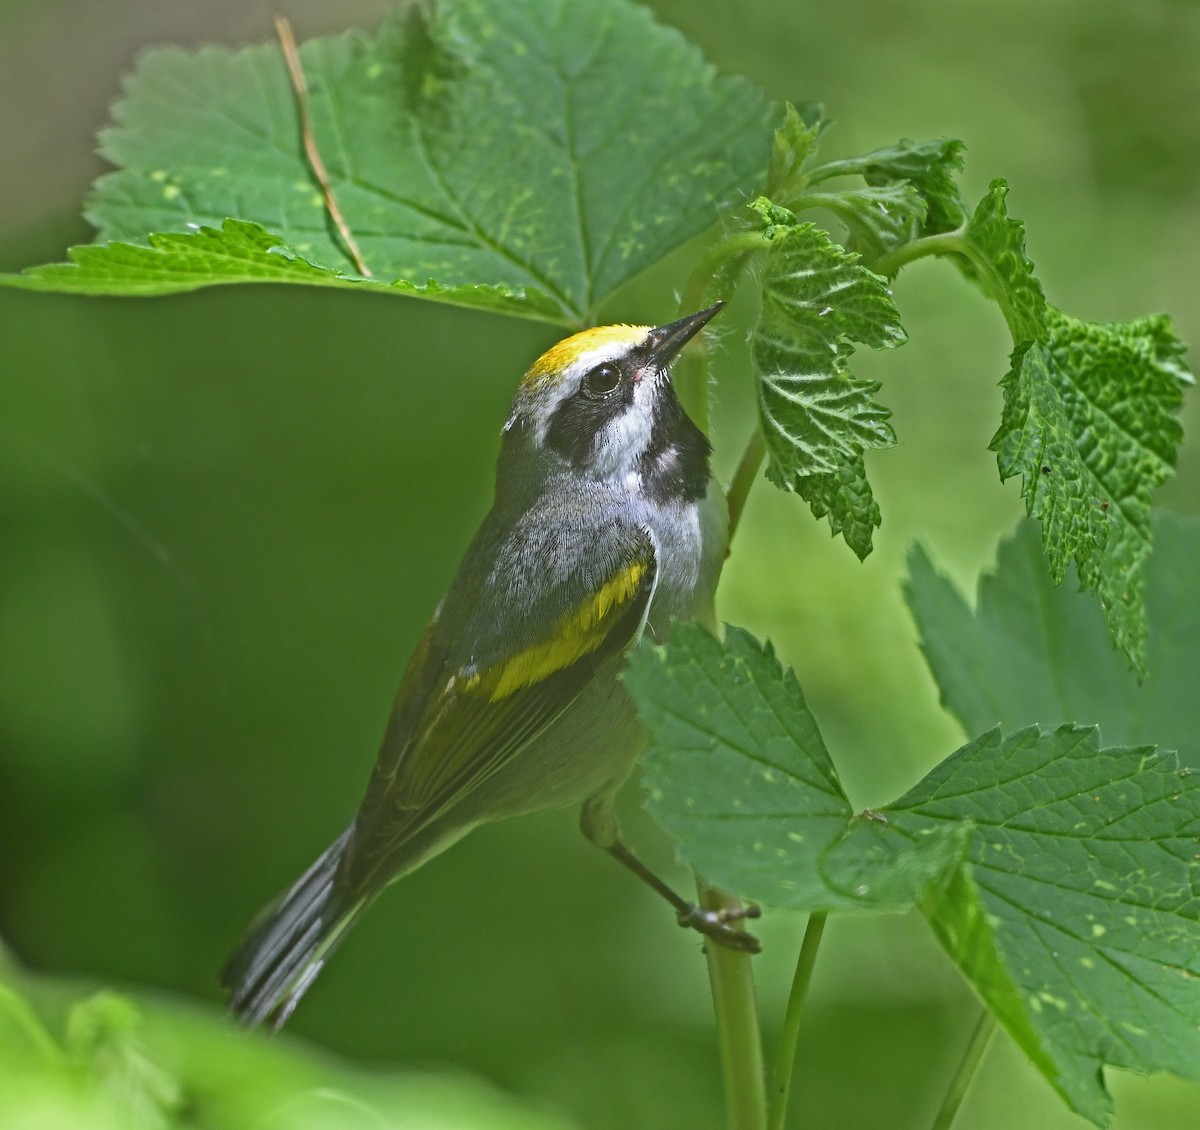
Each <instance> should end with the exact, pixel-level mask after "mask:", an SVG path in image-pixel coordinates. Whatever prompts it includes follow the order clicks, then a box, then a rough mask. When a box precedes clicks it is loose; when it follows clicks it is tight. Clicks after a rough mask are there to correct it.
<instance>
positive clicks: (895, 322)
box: [751, 200, 905, 558]
mask: <svg viewBox="0 0 1200 1130" xmlns="http://www.w3.org/2000/svg"><path fill="white" fill-rule="evenodd" d="M755 208H756V210H757V211H758V212H759V214H760V215H761V216H762V218H763V220H764V222H765V224H766V228H765V232H764V234H765V235H766V237H767V239H768V240H769V249H768V252H767V262H766V268H765V270H764V272H763V276H762V287H763V295H762V311H761V314H760V316H759V321H758V324H757V326H755V328H754V332H753V335H752V337H751V354H752V357H753V361H754V369H755V376H756V383H757V388H758V400H759V419H760V426H761V427H762V431H763V435H764V437H765V439H766V443H767V450H768V455H769V461H768V466H767V475H768V477H769V478H770V479H771V481H772V482H774V483H775V484H776V485H777V486H780V487H781V488H783V489H784V490H792V491H795V492H796V493H797V494H799V495H800V497H801V498H804V499H805V500H806V501H808V502H809V504H810V505H811V506H812V509H813V512H814V513H815V514H816V515H817V517H824V516H826V515H828V516H829V519H830V525H831V527H832V529H833V532H834V533H835V534H838V533H841V534H843V535H844V536H845V538H846V541H847V543H848V544H849V545H850V547H851V549H853V550H854V552H855V553H857V554H858V556H859V557H860V558H863V557H865V556H866V555H867V554H868V553H870V551H871V534H872V531H873V529H874V528H875V527H876V526H878V525H879V511H878V508H877V507H876V506H875V502H874V497H873V495H872V493H871V488H870V484H869V483H868V481H867V478H866V474H865V469H864V466H863V461H862V455H863V452H864V451H866V450H868V449H870V448H883V447H890V446H891V445H892V444H894V443H895V435H894V433H893V432H892V429H891V426H890V425H889V424H888V422H887V420H888V417H889V416H890V413H889V412H888V410H887V409H886V408H884V407H883V406H882V405H880V404H877V403H876V402H875V401H874V399H873V397H874V394H875V393H876V391H878V389H879V384H878V383H877V382H875V381H862V380H858V379H857V378H855V377H853V376H852V375H851V373H850V372H849V370H848V368H847V362H848V360H849V358H850V356H851V355H852V353H853V352H854V347H853V345H852V344H851V343H852V342H862V343H863V344H865V345H869V346H871V347H872V348H874V349H884V348H889V347H891V346H894V345H897V344H899V343H900V342H902V341H904V340H905V337H904V330H903V328H902V327H901V325H900V317H899V314H898V313H897V312H896V308H895V306H894V304H893V303H892V297H891V294H890V292H889V291H888V288H887V282H886V280H885V279H882V278H881V277H880V276H878V275H875V274H872V273H871V272H870V271H868V270H867V269H866V268H865V267H863V266H862V265H861V264H860V263H859V257H858V256H857V255H854V254H851V253H849V252H847V251H846V250H845V249H844V248H842V247H839V246H838V245H837V244H835V243H834V242H833V241H832V240H831V239H830V238H829V236H828V235H827V234H826V233H825V232H824V231H822V230H821V229H820V228H818V227H817V226H816V225H814V224H809V223H795V222H794V218H793V217H791V216H790V213H786V212H785V210H782V209H778V208H777V206H775V205H772V204H770V202H768V201H764V200H759V201H756V203H755ZM781 213H782V215H781ZM788 220H791V221H792V222H787V221H788Z"/></svg>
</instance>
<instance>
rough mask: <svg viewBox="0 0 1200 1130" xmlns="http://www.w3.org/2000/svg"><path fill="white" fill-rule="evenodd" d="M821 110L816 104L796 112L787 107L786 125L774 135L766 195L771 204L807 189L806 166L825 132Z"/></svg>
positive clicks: (764, 193) (784, 118) (785, 114)
mask: <svg viewBox="0 0 1200 1130" xmlns="http://www.w3.org/2000/svg"><path fill="white" fill-rule="evenodd" d="M825 124H826V123H825V121H824V118H823V111H822V108H821V107H820V106H818V105H815V104H813V103H809V104H807V105H805V106H803V107H802V108H801V109H797V108H796V107H795V106H793V105H792V103H791V102H789V103H787V105H786V106H785V107H784V117H783V125H781V126H780V127H779V128H778V129H777V130H776V131H775V137H774V140H773V142H772V146H771V164H770V166H769V167H768V169H767V184H766V187H765V188H764V189H763V195H764V196H766V197H767V198H768V199H769V200H783V201H788V200H790V199H791V198H792V197H793V196H794V195H796V193H798V192H799V191H800V189H801V188H802V187H803V186H804V183H805V181H806V180H807V177H806V175H805V173H804V165H805V162H807V160H808V159H809V157H811V156H812V154H813V153H814V152H815V150H816V147H817V138H818V137H819V136H820V134H821V131H822V130H823V129H824V128H825Z"/></svg>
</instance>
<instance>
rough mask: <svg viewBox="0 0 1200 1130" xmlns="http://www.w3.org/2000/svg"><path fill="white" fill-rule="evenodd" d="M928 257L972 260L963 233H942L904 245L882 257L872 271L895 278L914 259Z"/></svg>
mask: <svg viewBox="0 0 1200 1130" xmlns="http://www.w3.org/2000/svg"><path fill="white" fill-rule="evenodd" d="M928 255H967V257H968V258H970V253H969V249H968V245H967V244H966V243H965V242H964V240H963V238H962V232H961V231H948V232H942V233H941V234H940V235H926V236H922V237H921V238H920V239H914V240H913V241H912V242H911V243H902V244H901V245H900V246H899V247H897V248H896V249H895V250H893V251H889V252H888V253H887V254H886V255H880V256H879V258H878V259H876V260H875V262H874V263H871V264H869V266H870V268H871V270H872V271H874V272H875V273H876V274H877V275H883V276H884V278H889V279H890V278H894V277H895V276H896V273H897V272H898V271H899V270H900V268H901V267H903V266H905V264H907V263H911V262H912V261H913V260H914V259H924V258H925V257H926V256H928Z"/></svg>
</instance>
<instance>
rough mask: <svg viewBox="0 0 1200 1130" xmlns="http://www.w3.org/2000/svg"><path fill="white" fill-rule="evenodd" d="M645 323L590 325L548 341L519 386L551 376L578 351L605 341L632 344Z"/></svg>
mask: <svg viewBox="0 0 1200 1130" xmlns="http://www.w3.org/2000/svg"><path fill="white" fill-rule="evenodd" d="M649 328H650V327H649V326H627V325H616V326H593V327H592V328H591V329H589V330H581V331H580V332H579V333H577V334H573V335H572V336H571V337H568V338H564V339H563V340H562V341H560V342H559V343H558V344H557V345H552V346H551V347H550V348H549V349H547V350H546V352H545V353H543V354H542V355H541V356H540V357H539V358H538V359H537V360H536V361H535V362H534V363H533V364H532V365H531V366H530V368H529V372H527V373H526V374H525V377H524V379H523V380H522V381H521V387H522V388H536V387H538V386H540V385H544V384H547V383H548V382H550V381H553V380H555V379H556V378H557V377H558V376H559V374H561V373H562V372H563V370H564V369H566V368H567V366H568V365H570V364H571V362H572V361H574V360H575V359H576V358H577V357H579V356H580V355H581V354H584V353H587V352H588V351H589V350H592V349H599V348H600V347H602V346H605V345H634V344H636V343H637V342H639V341H641V340H642V338H643V337H644V336H645V335H646V333H647V332H648V330H649Z"/></svg>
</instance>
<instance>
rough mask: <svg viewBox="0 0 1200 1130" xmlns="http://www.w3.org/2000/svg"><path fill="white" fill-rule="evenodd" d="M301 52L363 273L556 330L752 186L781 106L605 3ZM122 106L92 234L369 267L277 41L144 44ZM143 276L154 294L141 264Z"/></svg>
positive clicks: (443, 8) (342, 272)
mask: <svg viewBox="0 0 1200 1130" xmlns="http://www.w3.org/2000/svg"><path fill="white" fill-rule="evenodd" d="M301 58H302V61H303V64H304V69H305V72H306V75H307V81H308V86H309V93H310V102H311V107H312V117H313V123H314V134H315V138H316V143H317V146H318V148H319V149H320V151H321V154H322V157H323V159H324V163H325V165H326V166H327V168H328V171H329V175H330V180H331V183H332V186H333V190H334V193H335V195H336V197H337V200H338V204H339V206H340V209H341V211H342V213H343V214H344V215H345V217H346V220H347V222H348V225H349V228H350V230H351V232H352V234H353V236H354V238H355V241H356V242H357V244H358V246H359V247H360V248H361V250H362V253H363V256H364V259H365V261H366V263H367V265H368V267H369V268H370V270H371V271H372V274H373V275H374V277H375V278H376V279H379V280H384V281H386V282H389V283H392V282H395V281H397V280H399V281H400V282H401V283H402V284H404V285H402V286H401V287H398V288H397V289H398V290H400V291H402V292H403V293H417V294H422V295H425V296H433V297H439V298H446V297H447V295H448V294H452V295H453V296H454V297H453V298H452V299H450V300H453V301H462V302H468V303H470V304H474V301H475V299H476V298H478V299H481V300H482V302H483V304H484V305H487V306H489V307H491V308H496V307H497V306H498V305H499V306H500V307H502V308H505V309H508V310H509V311H510V312H515V313H527V314H530V315H532V316H535V317H546V316H547V314H546V310H547V306H548V305H550V306H552V308H553V310H554V312H555V313H554V316H555V318H556V320H558V321H562V322H572V323H573V322H578V321H581V320H584V319H585V318H587V317H588V316H589V314H590V312H591V311H593V310H594V309H595V308H596V307H597V306H598V305H599V304H600V303H601V302H602V301H603V300H604V298H605V297H606V296H607V295H609V294H610V293H611V292H612V291H613V290H614V289H615V288H616V287H618V286H620V285H621V284H622V283H623V282H625V281H627V280H628V279H630V278H631V277H632V276H633V275H635V274H637V273H638V272H639V271H641V270H642V269H643V268H645V267H646V266H648V265H650V264H651V263H653V262H656V261H657V260H658V259H660V258H661V257H662V256H663V255H664V254H666V253H667V252H668V251H670V250H671V249H673V248H675V247H677V246H679V245H680V244H681V243H683V242H684V241H686V240H687V239H688V238H690V237H691V236H693V235H695V234H697V233H698V232H700V231H702V230H704V229H705V228H707V227H709V226H710V225H711V224H712V223H713V222H714V221H715V220H716V219H717V218H718V216H719V215H720V213H721V211H722V209H724V208H726V207H728V206H729V205H730V204H732V203H733V202H735V201H736V200H737V199H738V198H739V196H742V197H744V195H745V194H746V193H747V192H748V191H749V190H750V189H751V188H752V187H753V186H754V185H755V184H757V183H759V182H760V181H761V178H762V176H763V175H764V173H765V171H766V167H767V163H768V157H769V152H768V151H769V144H770V129H769V123H770V122H771V119H773V118H774V117H775V115H776V113H777V111H776V110H775V109H774V108H773V107H772V106H771V105H770V104H769V103H768V102H767V101H766V99H765V98H764V96H763V94H762V93H761V91H759V90H758V89H757V88H756V87H755V86H754V85H753V84H751V83H749V82H748V81H746V80H743V79H738V78H725V77H722V78H718V77H716V76H715V74H714V72H713V69H712V67H711V66H710V65H709V64H707V63H706V62H705V61H704V60H703V58H702V57H701V56H700V54H699V52H698V51H697V50H696V49H695V48H694V47H693V46H691V45H690V44H688V43H687V42H686V41H685V40H684V39H683V38H682V37H681V36H680V35H679V34H678V33H676V32H675V31H673V30H670V29H666V28H663V27H661V26H659V25H658V24H656V23H655V22H654V21H653V19H652V17H651V16H650V15H649V14H648V13H647V12H646V11H645V10H643V9H641V8H639V7H637V6H635V5H633V4H628V3H624V2H611V0H572V2H571V3H567V2H566V0H513V2H511V3H507V4H503V5H495V4H483V3H480V2H479V0H445V2H443V3H440V4H438V5H436V6H421V7H417V8H412V9H410V10H408V13H407V14H406V15H405V16H401V17H397V18H393V19H391V20H389V21H388V22H387V23H385V24H384V26H383V28H382V29H381V30H380V31H379V33H378V34H376V35H373V36H366V35H362V34H359V33H350V34H347V35H340V36H336V37H332V38H328V39H319V40H314V41H311V42H309V43H305V44H304V45H303V46H302V48H301ZM114 117H115V122H116V124H115V126H113V127H112V128H110V129H108V130H106V131H104V133H103V134H102V138H101V144H102V151H103V153H104V155H105V156H106V157H107V158H108V159H109V160H110V161H112V162H113V163H114V164H115V165H117V166H118V171H116V172H114V173H110V174H108V175H106V176H105V177H102V178H101V179H100V181H98V182H97V185H96V187H95V189H94V191H93V194H92V196H91V198H90V200H89V202H88V210H87V214H88V217H89V219H91V221H92V222H93V223H94V224H96V226H97V227H98V229H99V232H98V238H99V240H100V241H103V242H117V243H122V242H129V243H137V244H144V243H146V242H147V241H148V239H149V236H150V234H151V233H164V232H185V231H193V230H196V229H197V228H213V229H220V228H221V226H222V223H223V221H224V220H225V219H226V218H234V219H237V220H241V221H247V222H250V223H253V224H256V225H258V226H260V227H261V228H262V229H265V230H266V231H268V232H271V233H273V234H274V235H275V236H276V237H277V238H278V240H279V243H280V245H281V246H284V247H286V248H288V249H290V252H291V254H293V255H295V256H297V257H299V258H301V259H303V260H305V261H307V262H308V263H309V264H311V265H312V266H314V267H317V268H323V269H326V270H327V271H328V272H329V273H328V274H325V275H322V276H319V279H320V280H324V281H330V282H334V283H335V285H340V281H341V280H343V279H344V278H345V277H346V276H349V275H353V274H355V273H356V272H355V269H354V266H353V264H352V262H351V260H350V258H349V256H348V254H347V251H346V249H345V248H344V247H343V246H342V245H341V243H340V241H339V238H338V237H337V235H336V233H335V232H334V230H333V228H332V226H331V224H330V222H329V218H328V216H327V214H326V211H325V207H324V203H323V201H322V199H321V195H320V193H319V191H318V188H317V185H316V183H315V181H314V178H313V176H312V174H311V170H310V169H309V167H308V165H307V163H306V161H305V159H304V156H303V150H302V146H301V138H300V131H299V125H298V118H297V113H296V108H295V99H294V95H293V92H292V90H291V87H290V84H289V82H288V79H287V76H286V72H285V68H284V64H283V60H282V56H281V53H280V51H279V49H278V48H277V47H276V46H274V45H263V46H259V47H252V48H248V49H245V50H241V51H229V50H225V49H222V48H216V47H209V48H204V49H202V50H200V51H198V52H195V53H186V52H183V51H178V50H160V51H153V52H150V53H148V54H147V55H146V56H144V57H143V59H142V61H141V63H140V64H139V66H138V68H137V70H136V71H135V72H134V74H133V75H132V76H131V78H130V79H129V80H128V82H127V85H126V90H125V96H124V98H123V99H122V101H121V102H119V103H118V105H117V106H116V108H115V110H114ZM263 254H264V255H266V254H267V252H263ZM114 255H115V258H109V259H104V260H88V261H87V262H88V263H89V265H94V266H95V267H96V268H97V273H96V276H95V278H94V279H93V280H92V283H91V289H92V290H93V291H94V292H95V291H100V290H103V288H104V287H105V285H109V286H111V287H112V289H111V290H109V291H106V292H107V293H131V292H133V291H131V290H130V289H129V288H128V287H126V286H125V280H124V277H123V275H122V273H121V271H122V264H123V262H124V255H125V253H124V252H115V253H114ZM76 258H77V261H80V260H79V257H78V253H77V256H76ZM274 266H275V265H274V264H272V268H273V267H274ZM131 269H132V270H133V271H134V273H135V279H134V280H133V281H134V282H135V283H138V284H140V287H141V289H140V292H141V293H150V292H152V291H153V283H152V281H148V280H147V279H146V278H145V277H144V276H140V275H138V272H140V271H141V270H142V269H143V264H141V263H136V264H134V265H133V267H132V268H131ZM78 270H79V268H78V267H76V268H75V271H76V272H78ZM268 275H269V277H272V278H274V277H276V273H275V271H274V270H273V269H272V270H271V271H269V272H268ZM247 277H248V278H254V277H258V276H255V275H252V274H248V275H247ZM296 277H297V278H298V277H299V276H296ZM18 278H20V276H18ZM319 279H318V277H309V278H307V280H306V281H310V282H312V281H319ZM430 279H432V280H436V283H435V284H434V285H433V286H432V287H427V286H425V284H426V281H427V280H430ZM3 281H5V282H9V283H12V282H13V281H14V280H13V279H12V278H11V277H9V278H6V279H4V280H3ZM161 281H162V282H163V284H164V285H165V286H168V287H169V284H170V278H169V277H166V278H163V279H162V280H161ZM212 281H216V282H219V281H226V277H225V276H224V275H222V274H218V275H217V276H215V277H214V279H213V280H212ZM56 282H63V283H66V284H67V285H68V286H72V287H74V288H75V289H81V285H80V275H79V274H78V273H71V272H70V271H68V272H62V273H57V274H56V273H49V274H41V275H39V276H36V278H35V285H37V286H39V287H42V288H44V287H47V286H49V285H51V284H53V283H56ZM17 285H29V284H28V283H24V284H22V283H20V282H18V283H17ZM480 285H483V286H485V287H487V288H489V289H488V290H485V291H474V290H470V289H466V288H473V287H476V286H480ZM414 287H415V289H413V288H414ZM496 288H498V289H496ZM134 289H137V288H136V287H135V288H134ZM497 294H503V295H516V296H522V295H523V296H525V298H526V299H527V301H526V302H525V303H521V302H519V301H512V300H510V299H508V298H506V299H504V300H503V301H502V302H500V303H497V301H496V296H497Z"/></svg>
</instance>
